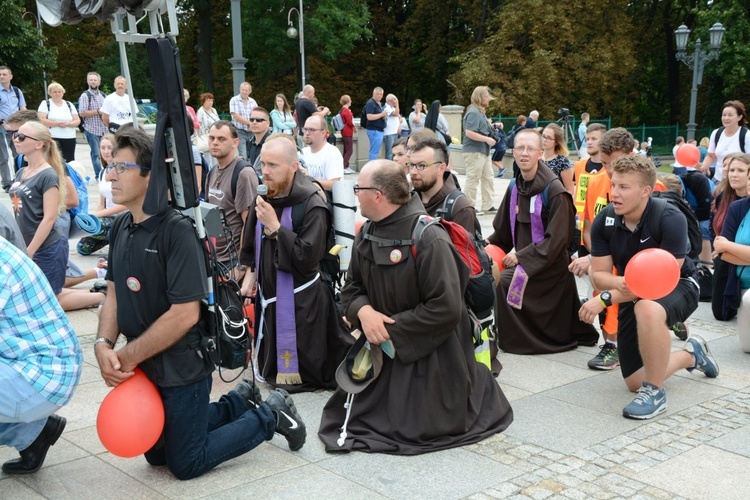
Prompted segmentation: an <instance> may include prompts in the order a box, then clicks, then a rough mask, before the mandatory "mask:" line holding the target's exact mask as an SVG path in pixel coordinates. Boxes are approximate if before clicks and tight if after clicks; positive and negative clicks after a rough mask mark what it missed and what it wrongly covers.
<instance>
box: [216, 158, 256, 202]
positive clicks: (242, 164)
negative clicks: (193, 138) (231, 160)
mask: <svg viewBox="0 0 750 500" xmlns="http://www.w3.org/2000/svg"><path fill="white" fill-rule="evenodd" d="M201 164H202V167H203V173H204V177H203V193H204V194H208V171H209V170H210V169H209V168H208V162H207V161H206V159H205V158H204V157H203V153H201ZM246 167H251V168H252V165H250V164H249V163H248V162H246V161H245V160H243V159H242V158H240V159H239V160H237V163H236V164H235V165H234V170H232V182H231V186H232V198H235V197H236V196H237V182H238V181H239V179H240V173H241V172H242V169H244V168H246ZM253 171H255V169H254V168H253ZM256 173H257V172H256ZM258 184H263V179H262V178H261V177H260V176H258Z"/></svg>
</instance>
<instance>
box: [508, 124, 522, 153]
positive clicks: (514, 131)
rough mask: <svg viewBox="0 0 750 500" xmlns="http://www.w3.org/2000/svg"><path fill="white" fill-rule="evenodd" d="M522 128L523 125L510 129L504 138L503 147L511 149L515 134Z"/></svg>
mask: <svg viewBox="0 0 750 500" xmlns="http://www.w3.org/2000/svg"><path fill="white" fill-rule="evenodd" d="M522 128H523V125H518V124H516V125H515V126H514V127H513V128H512V129H510V132H508V134H507V135H506V136H505V147H506V148H507V149H513V141H514V140H515V138H516V132H518V131H519V130H521V129H522Z"/></svg>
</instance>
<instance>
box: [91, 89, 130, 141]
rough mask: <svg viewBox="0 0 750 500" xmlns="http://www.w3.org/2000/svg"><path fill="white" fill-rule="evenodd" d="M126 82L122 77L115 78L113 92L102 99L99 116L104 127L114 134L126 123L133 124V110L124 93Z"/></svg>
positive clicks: (127, 96)
mask: <svg viewBox="0 0 750 500" xmlns="http://www.w3.org/2000/svg"><path fill="white" fill-rule="evenodd" d="M127 89H128V81H127V80H126V79H125V77H124V76H118V77H117V78H115V91H114V93H112V94H109V95H108V96H107V97H106V98H104V102H103V103H102V107H101V108H100V109H99V114H100V115H101V117H102V121H103V122H104V125H106V126H107V127H108V128H109V131H110V132H112V133H114V132H115V131H116V130H117V129H118V128H120V127H121V126H122V125H125V124H126V123H133V108H132V107H131V106H130V96H129V95H128V94H126V93H125V91H126V90H127Z"/></svg>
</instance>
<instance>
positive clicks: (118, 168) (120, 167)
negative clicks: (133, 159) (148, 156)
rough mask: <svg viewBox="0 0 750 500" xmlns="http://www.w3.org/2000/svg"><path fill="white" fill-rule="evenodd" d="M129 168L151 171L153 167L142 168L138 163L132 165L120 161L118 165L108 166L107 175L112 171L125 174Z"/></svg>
mask: <svg viewBox="0 0 750 500" xmlns="http://www.w3.org/2000/svg"><path fill="white" fill-rule="evenodd" d="M129 168H140V169H141V170H151V167H142V166H141V165H138V164H137V163H130V162H127V161H118V162H117V163H113V164H112V165H107V167H106V169H107V173H109V172H111V171H113V170H114V171H115V172H117V173H118V174H124V173H125V170H127V169H129Z"/></svg>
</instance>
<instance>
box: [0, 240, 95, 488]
mask: <svg viewBox="0 0 750 500" xmlns="http://www.w3.org/2000/svg"><path fill="white" fill-rule="evenodd" d="M82 363H83V355H82V354H81V348H80V346H79V345H78V339H77V338H76V334H75V331H73V328H72V327H71V326H70V323H69V322H68V318H67V317H66V316H65V313H64V312H63V310H62V308H61V307H60V304H59V303H58V302H57V299H56V298H55V295H54V294H53V293H52V289H51V288H50V286H49V283H48V281H47V279H46V278H45V277H44V274H43V273H42V271H41V270H40V269H39V268H38V267H37V266H36V265H35V264H34V262H33V261H32V260H31V259H29V258H28V257H27V256H26V254H25V253H24V252H22V251H21V250H19V249H18V248H16V247H15V246H13V245H12V244H11V243H9V242H8V240H6V239H5V238H2V237H0V445H7V446H12V447H14V448H16V449H17V450H18V451H19V453H20V454H21V457H20V458H17V459H14V460H10V461H8V462H5V463H4V464H3V472H5V473H6V474H29V473H32V472H36V471H37V470H39V468H40V467H41V466H42V463H44V458H45V457H46V456H47V451H48V450H49V448H50V446H52V445H53V444H55V442H56V441H57V439H58V438H59V437H60V435H61V434H62V432H63V429H65V419H64V418H62V417H59V416H57V415H55V412H56V411H57V410H59V409H60V408H61V407H62V406H63V405H65V404H66V403H67V402H68V401H69V400H70V398H71V396H72V395H73V392H74V391H75V388H76V386H77V385H78V380H79V378H80V376H81V364H82Z"/></svg>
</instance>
